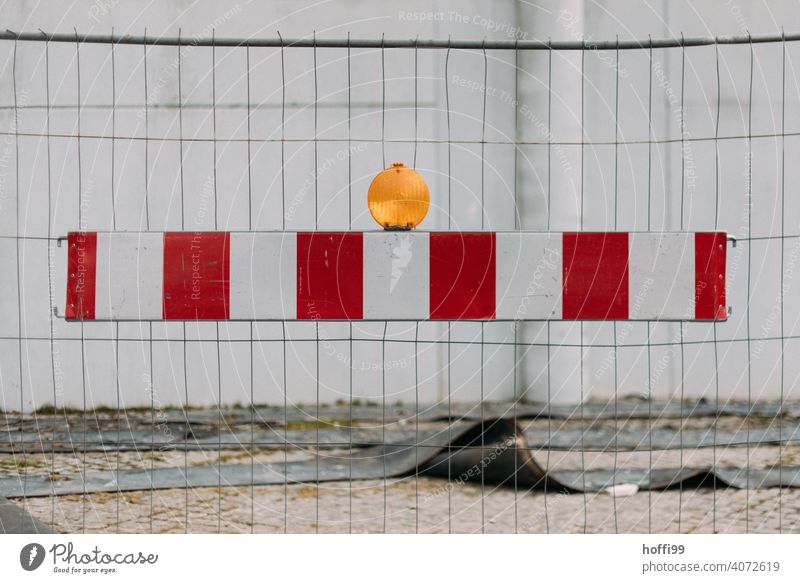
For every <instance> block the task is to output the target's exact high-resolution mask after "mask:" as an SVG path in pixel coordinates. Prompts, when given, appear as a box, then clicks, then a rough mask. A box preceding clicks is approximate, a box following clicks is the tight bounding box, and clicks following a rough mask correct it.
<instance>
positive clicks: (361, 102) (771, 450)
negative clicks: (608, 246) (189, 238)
mask: <svg viewBox="0 0 800 583" xmlns="http://www.w3.org/2000/svg"><path fill="white" fill-rule="evenodd" d="M0 38H2V42H1V43H0V46H2V49H0V50H2V51H3V56H2V58H3V59H4V67H3V73H2V75H3V83H2V88H0V92H2V105H0V116H2V120H3V129H2V136H3V156H2V159H1V160H2V164H0V176H1V177H2V179H3V180H2V181H0V188H2V190H0V205H1V206H0V209H2V213H1V214H0V247H1V248H2V253H0V261H1V262H2V273H3V277H2V278H1V279H0V281H1V282H2V283H0V285H2V289H1V291H0V313H1V314H2V318H0V327H2V330H0V345H2V347H3V349H2V351H0V383H2V384H1V385H0V386H1V387H2V403H0V405H2V409H3V411H4V416H3V439H2V444H1V445H2V449H3V454H2V459H3V460H4V462H3V465H2V467H1V468H0V470H2V474H1V477H0V496H5V497H8V498H10V499H12V500H13V501H15V502H16V503H17V504H18V505H19V506H21V507H22V508H24V509H25V510H26V511H27V512H29V513H30V514H31V515H32V516H34V517H35V518H36V519H38V520H39V521H41V522H42V523H44V524H46V525H49V526H50V527H52V528H54V529H55V530H61V531H67V532H84V531H100V532H140V531H141V532H172V531H177V532H184V531H185V532H218V531H220V532H230V531H233V532H309V531H310V532H364V531H366V532H398V531H402V532H429V531H433V532H463V531H468V532H628V531H635V532H642V531H644V532H689V531H691V532H698V531H700V532H702V531H714V532H796V531H797V529H798V528H799V527H798V522H797V519H796V514H797V512H796V511H797V506H798V503H799V502H798V497H797V493H796V490H794V489H792V486H795V485H797V484H798V483H800V478H799V477H798V476H799V475H798V469H797V468H798V466H797V464H798V462H797V453H798V450H797V449H796V447H797V446H796V442H797V430H798V423H797V416H798V412H800V403H798V401H797V400H796V394H795V393H794V392H793V391H796V388H797V385H798V379H800V367H799V366H798V364H797V361H796V359H792V358H786V356H787V352H788V355H791V354H793V348H797V347H798V346H800V333H798V330H797V326H798V315H799V314H800V302H798V298H800V295H798V294H797V293H796V292H795V291H793V290H794V287H793V276H794V268H795V265H796V263H797V261H798V258H800V205H798V201H797V197H793V196H791V193H792V191H793V189H792V186H793V185H795V184H797V183H798V180H799V179H800V176H797V175H796V172H797V171H798V170H797V169H796V167H795V165H792V164H791V163H790V164H788V165H787V164H786V160H787V159H788V160H790V161H791V160H792V159H793V154H794V149H795V148H797V147H798V146H800V142H798V136H799V135H800V126H798V124H799V123H800V117H798V115H796V114H797V112H798V111H799V110H798V107H797V106H798V103H799V102H800V89H799V88H798V85H797V79H796V75H795V73H794V68H793V60H794V53H795V52H796V51H797V50H798V48H797V44H796V42H795V41H796V40H797V39H796V37H794V36H783V35H779V36H774V37H769V38H736V39H677V40H669V41H649V40H648V41H641V42H617V41H610V42H604V43H584V42H576V43H572V42H568V43H552V44H551V43H547V42H538V41H519V42H513V41H512V42H488V41H487V42H485V43H482V42H456V41H447V42H439V41H426V40H420V39H418V40H413V41H393V40H389V39H383V38H382V39H377V40H369V41H364V40H355V39H353V40H350V39H343V40H335V41H332V40H329V39H325V40H323V39H319V40H317V39H315V38H311V39H303V40H290V39H286V40H283V39H281V38H280V36H278V37H277V38H275V39H266V40H263V39H262V40H245V39H216V38H210V39H192V38H180V37H179V38H175V39H163V38H150V37H148V36H147V34H146V33H145V34H144V35H143V36H142V37H129V36H126V37H115V36H113V35H111V36H108V37H92V36H85V35H80V34H78V33H76V34H75V35H74V36H70V35H63V36H62V35H47V34H29V35H18V34H16V33H11V32H6V33H3V34H0ZM395 160H404V161H406V163H407V164H408V165H409V166H412V167H413V168H415V169H416V170H417V171H419V172H420V173H421V174H422V175H423V176H424V177H425V179H426V181H427V182H428V184H429V185H430V188H431V192H432V203H431V211H430V213H429V215H428V217H427V218H426V220H425V223H423V227H424V228H426V229H430V230H459V231H465V230H476V231H477V230H493V231H494V230H543V231H559V230H569V231H575V230H581V231H582V230H620V231H692V230H727V231H728V232H729V233H730V234H732V235H733V236H735V237H736V247H734V248H732V249H730V261H729V265H728V273H727V282H728V293H729V295H730V301H729V303H730V304H731V305H732V306H733V313H732V315H731V317H730V318H729V319H728V320H727V321H725V322H714V323H694V322H686V323H672V322H652V323H647V322H585V323H584V322H542V323H537V322H514V323H511V324H510V323H508V322H429V321H412V322H408V321H405V322H320V321H314V322H255V321H254V322H191V321H187V322H79V323H76V322H65V321H64V320H63V319H62V317H60V315H59V314H63V310H62V311H59V309H58V308H59V306H63V304H62V303H61V302H62V301H63V298H62V296H63V290H64V288H65V279H66V268H65V265H66V263H65V252H64V248H63V246H62V244H61V239H62V238H63V236H64V235H66V233H67V232H68V231H74V230H97V231H104V230H105V231H131V232H139V231H156V232H160V231H167V230H185V231H206V230H207V231H212V230H213V231H217V230H223V231H232V230H242V231H300V230H370V229H373V228H374V225H373V223H372V219H371V218H370V216H369V213H368V211H367V208H366V204H365V203H366V189H367V186H368V184H369V181H370V180H371V179H372V177H373V176H374V175H375V174H376V173H377V172H378V171H380V170H381V169H383V168H386V167H387V166H388V165H389V164H390V163H391V162H393V161H395ZM787 192H788V194H787Z"/></svg>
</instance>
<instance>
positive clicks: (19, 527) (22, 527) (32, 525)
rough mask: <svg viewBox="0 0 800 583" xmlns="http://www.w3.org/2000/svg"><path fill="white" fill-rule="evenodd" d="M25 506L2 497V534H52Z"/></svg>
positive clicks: (0, 516) (0, 529)
mask: <svg viewBox="0 0 800 583" xmlns="http://www.w3.org/2000/svg"><path fill="white" fill-rule="evenodd" d="M52 533H53V531H52V530H50V529H49V528H48V527H47V526H45V525H44V524H42V523H41V522H39V521H38V520H36V519H35V518H34V517H33V516H31V515H30V514H28V513H27V512H26V511H25V509H24V508H22V507H21V506H18V505H16V504H13V503H12V502H9V501H8V500H6V499H5V498H2V497H0V534H52Z"/></svg>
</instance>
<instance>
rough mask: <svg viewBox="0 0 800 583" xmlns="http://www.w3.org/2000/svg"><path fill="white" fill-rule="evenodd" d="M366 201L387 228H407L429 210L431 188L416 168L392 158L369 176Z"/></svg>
mask: <svg viewBox="0 0 800 583" xmlns="http://www.w3.org/2000/svg"><path fill="white" fill-rule="evenodd" d="M367 203H368V205H369V212H370V213H372V217H373V218H374V219H375V220H376V221H378V224H379V225H380V226H381V227H383V228H384V229H386V230H387V231H407V230H410V229H413V228H414V227H416V226H417V225H419V224H420V223H421V222H422V219H424V218H425V215H426V214H428V208H429V207H430V205H431V192H430V190H429V189H428V185H427V184H425V179H424V178H422V175H420V174H419V172H416V171H415V170H412V169H411V168H407V167H406V165H405V164H403V163H402V162H395V163H394V164H392V166H391V168H387V169H386V170H384V171H383V172H381V173H380V174H378V175H377V176H376V177H375V178H374V179H373V180H372V184H370V185H369V191H368V193H367Z"/></svg>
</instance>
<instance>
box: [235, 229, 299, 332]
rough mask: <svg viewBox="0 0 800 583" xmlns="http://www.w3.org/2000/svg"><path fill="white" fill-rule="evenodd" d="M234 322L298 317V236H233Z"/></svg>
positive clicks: (282, 234)
mask: <svg viewBox="0 0 800 583" xmlns="http://www.w3.org/2000/svg"><path fill="white" fill-rule="evenodd" d="M230 243H231V273H230V277H231V281H230V293H231V296H230V301H231V310H230V312H231V314H230V317H231V320H251V319H261V320H294V319H295V318H297V235H296V234H295V233H231V236H230Z"/></svg>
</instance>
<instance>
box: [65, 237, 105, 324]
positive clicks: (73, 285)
mask: <svg viewBox="0 0 800 583" xmlns="http://www.w3.org/2000/svg"><path fill="white" fill-rule="evenodd" d="M67 244H68V245H69V250H68V252H67V306H66V310H64V312H65V317H66V319H67V320H94V298H95V293H96V292H95V289H96V286H95V284H96V278H97V233H83V232H81V233H69V234H68V235H67Z"/></svg>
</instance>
